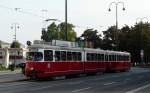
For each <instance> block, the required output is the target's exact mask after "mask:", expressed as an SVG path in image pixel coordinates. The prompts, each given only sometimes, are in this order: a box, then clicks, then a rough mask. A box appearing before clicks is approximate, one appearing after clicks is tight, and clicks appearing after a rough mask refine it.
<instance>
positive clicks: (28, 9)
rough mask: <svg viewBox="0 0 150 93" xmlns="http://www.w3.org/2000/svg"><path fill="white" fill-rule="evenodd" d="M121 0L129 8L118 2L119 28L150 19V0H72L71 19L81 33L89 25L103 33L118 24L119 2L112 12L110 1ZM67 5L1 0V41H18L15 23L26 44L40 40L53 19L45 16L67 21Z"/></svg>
mask: <svg viewBox="0 0 150 93" xmlns="http://www.w3.org/2000/svg"><path fill="white" fill-rule="evenodd" d="M120 1H121V2H124V5H125V8H126V10H125V11H122V7H123V6H122V4H119V5H118V25H119V28H121V27H122V26H124V25H129V26H133V25H134V24H135V23H136V22H137V21H138V20H137V18H143V17H146V18H147V19H149V18H150V5H149V4H150V0H68V22H69V23H72V24H74V25H75V26H76V28H75V31H76V32H77V36H80V35H81V34H82V33H83V31H84V30H85V29H87V28H94V29H97V30H98V32H99V33H102V31H104V30H106V29H107V28H108V27H110V26H112V25H115V20H116V19H115V12H116V11H115V5H112V6H111V10H112V11H111V12H109V11H108V8H109V4H110V3H111V2H120ZM64 6H65V0H0V40H2V41H5V42H9V43H11V42H12V41H13V40H14V33H15V31H14V29H11V26H13V27H14V23H17V24H19V29H17V32H16V36H17V40H18V41H19V42H21V43H22V44H26V41H28V40H30V41H33V40H40V38H41V29H42V28H43V27H46V26H48V24H50V23H51V22H52V21H50V22H44V20H45V19H47V18H54V19H59V20H61V21H62V22H64V21H65V12H64V11H65V7H64ZM15 8H17V9H18V10H17V11H16V10H15ZM43 10H47V11H43ZM143 21H147V20H143ZM59 23H60V22H56V24H59Z"/></svg>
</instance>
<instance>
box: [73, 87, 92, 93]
mask: <svg viewBox="0 0 150 93" xmlns="http://www.w3.org/2000/svg"><path fill="white" fill-rule="evenodd" d="M90 88H91V87H87V88H82V89H78V90H74V91H72V93H75V92H79V91H83V90H87V89H90Z"/></svg>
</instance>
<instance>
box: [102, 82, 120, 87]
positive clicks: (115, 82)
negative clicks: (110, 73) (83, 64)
mask: <svg viewBox="0 0 150 93" xmlns="http://www.w3.org/2000/svg"><path fill="white" fill-rule="evenodd" d="M114 83H117V82H110V83H105V84H104V85H105V86H107V85H112V84H114Z"/></svg>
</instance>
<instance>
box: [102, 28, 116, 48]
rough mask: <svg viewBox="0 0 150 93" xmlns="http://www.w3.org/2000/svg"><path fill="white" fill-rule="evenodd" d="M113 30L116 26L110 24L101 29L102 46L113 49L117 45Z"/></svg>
mask: <svg viewBox="0 0 150 93" xmlns="http://www.w3.org/2000/svg"><path fill="white" fill-rule="evenodd" d="M115 31H116V27H115V26H111V27H109V28H108V29H107V30H106V31H103V35H104V37H103V40H102V48H103V49H108V50H115V49H116V47H117V44H116V41H115Z"/></svg>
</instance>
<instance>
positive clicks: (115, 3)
mask: <svg viewBox="0 0 150 93" xmlns="http://www.w3.org/2000/svg"><path fill="white" fill-rule="evenodd" d="M113 4H114V5H115V6H116V32H115V35H114V40H115V42H116V50H117V46H118V44H117V43H118V42H117V31H118V5H119V4H122V5H123V8H122V10H123V11H124V10H125V7H124V2H111V3H110V4H109V9H108V11H109V12H110V11H111V6H112V5H113Z"/></svg>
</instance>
